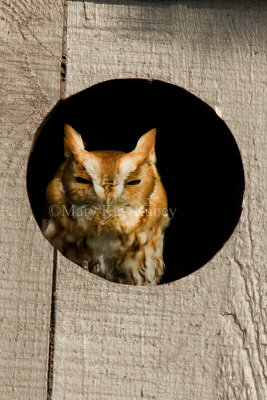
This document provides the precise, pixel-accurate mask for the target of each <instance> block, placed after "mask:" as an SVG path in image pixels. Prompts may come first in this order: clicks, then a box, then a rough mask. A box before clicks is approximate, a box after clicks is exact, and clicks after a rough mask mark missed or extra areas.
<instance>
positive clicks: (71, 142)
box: [64, 124, 84, 157]
mask: <svg viewBox="0 0 267 400" xmlns="http://www.w3.org/2000/svg"><path fill="white" fill-rule="evenodd" d="M64 133H65V137H64V152H65V156H66V157H70V156H72V155H75V154H77V153H79V151H81V150H84V143H83V140H82V137H81V135H80V134H79V133H78V132H76V131H75V129H73V128H72V126H70V125H68V124H65V125H64Z"/></svg>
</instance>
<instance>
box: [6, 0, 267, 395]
mask: <svg viewBox="0 0 267 400" xmlns="http://www.w3.org/2000/svg"><path fill="white" fill-rule="evenodd" d="M0 16H1V18H0V24H1V36H2V37H3V40H2V43H1V46H0V59H1V85H0V101H1V108H0V118H1V128H2V134H1V139H0V140H1V144H0V152H1V158H0V162H1V166H2V171H1V202H0V210H1V227H0V246H1V248H0V259H1V276H2V279H1V282H0V308H1V310H0V341H1V354H0V398H1V399H2V398H3V399H4V400H11V399H12V400H14V399H23V400H24V399H31V400H32V399H38V400H39V399H45V398H46V397H47V394H46V392H47V369H48V347H49V330H50V309H51V290H52V269H53V254H52V247H51V246H50V245H49V243H48V242H47V241H46V240H45V239H44V238H43V237H42V235H41V233H40V231H39V228H38V227H37V224H36V222H35V221H34V217H33V216H32V212H31V210H30V206H29V202H28V199H27V192H26V166H27V165H26V164H27V158H28V155H29V152H30V148H31V145H32V141H33V138H34V134H35V132H36V129H37V127H38V126H39V124H40V123H41V122H42V120H43V118H44V116H45V114H46V113H47V112H48V111H49V110H50V109H51V107H52V106H53V105H54V104H55V103H56V101H57V100H58V99H59V97H60V96H61V97H62V96H69V95H71V94H73V93H76V92H78V91H79V90H83V89H84V88H86V87H88V86H91V85H92V84H94V83H97V82H101V81H104V80H107V79H113V78H125V77H129V78H130V77H131V78H132V77H139V78H149V79H161V80H165V81H167V82H170V83H174V84H177V85H179V86H182V87H184V88H185V89H187V90H189V91H190V92H192V93H193V94H195V95H197V96H199V97H200V98H201V99H202V100H204V101H206V102H207V103H208V104H210V105H211V106H212V107H214V108H215V109H216V110H217V112H218V113H219V114H220V115H221V116H222V118H223V119H224V120H225V122H226V123H227V124H228V126H229V128H230V129H231V131H232V132H233V134H234V136H235V138H236V140H237V143H238V145H239V148H240V150H241V154H242V158H243V163H244V168H245V174H246V192H245V200H244V210H243V213H242V217H241V220H240V222H239V225H238V227H237V229H236V230H235V232H234V234H233V235H232V237H231V238H230V240H229V241H228V242H227V243H226V245H225V246H224V247H223V249H222V251H221V252H220V253H218V254H217V255H216V256H215V257H214V259H213V260H212V261H211V262H209V263H208V264H207V265H205V266H204V267H203V268H202V269H200V270H199V271H197V272H195V273H194V274H192V275H190V276H188V277H186V278H183V279H181V280H179V281H177V282H173V283H170V284H167V285H163V286H160V287H155V288H147V287H144V288H141V287H128V286H123V285H117V284H112V283H110V282H107V281H104V280H102V279H100V278H98V277H96V276H93V275H91V274H90V273H88V272H86V271H84V270H83V269H81V268H79V267H78V266H77V265H75V264H73V263H71V262H69V261H68V260H66V259H65V258H64V257H63V256H61V255H59V256H58V268H57V291H56V302H55V304H54V307H55V311H56V326H55V342H54V346H55V349H54V355H53V356H54V358H53V370H51V372H53V374H51V377H52V380H51V382H50V384H49V385H52V386H53V393H52V399H54V400H65V399H66V400H70V399H71V400H84V399H86V400H130V399H131V400H133V399H138V400H141V399H146V400H152V399H154V400H167V399H168V400H198V399H203V400H214V399H216V400H265V399H266V398H267V381H266V380H267V362H266V349H267V336H266V332H267V322H266V309H267V306H266V292H267V285H266V282H267V276H266V261H265V259H266V253H267V243H266V225H265V224H266V203H265V201H266V193H267V190H266V189H267V188H266V175H267V174H266V161H267V160H266V158H267V156H266V154H267V152H266V134H265V130H266V86H265V82H264V78H265V76H266V40H265V39H266V9H265V2H263V1H254V2H253V3H252V2H249V1H247V2H242V1H233V2H228V1H223V0H218V1H216V2H211V1H203V2H202V1H179V2H178V1H173V2H169V1H133V0H130V1H84V2H81V1H63V0H62V1H61V0H57V1H52V0H49V1H39V2H38V1H37V0H27V1H23V2H11V0H2V1H1V2H0ZM62 55H66V56H67V61H66V64H67V74H66V81H65V82H62V81H61V82H60V72H61V71H60V63H61V57H62ZM48 162H49V160H48ZM192 251H193V249H192ZM49 385H48V387H50V386H49Z"/></svg>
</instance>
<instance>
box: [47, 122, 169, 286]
mask: <svg viewBox="0 0 267 400" xmlns="http://www.w3.org/2000/svg"><path fill="white" fill-rule="evenodd" d="M155 134H156V131H155V129H153V130H151V131H149V132H148V133H146V134H145V135H143V136H142V137H141V138H140V139H139V141H138V143H137V146H136V148H135V149H134V150H133V151H132V152H130V153H124V152H120V151H115V150H114V151H113V150H103V151H101V150H98V151H91V152H89V151H86V150H85V149H84V144H83V141H82V139H81V136H80V135H79V134H78V133H77V132H76V131H75V130H74V129H73V128H72V127H71V126H69V125H65V138H64V148H65V156H66V160H65V161H64V163H63V164H62V165H61V166H60V167H59V169H58V171H57V173H56V175H55V177H54V178H53V179H52V181H51V182H50V183H49V185H48V187H47V190H46V206H47V215H46V218H45V219H44V220H43V224H42V231H43V233H44V235H45V237H46V238H47V239H48V240H49V241H50V242H51V243H52V244H53V245H54V246H55V247H56V248H57V249H58V250H59V251H60V252H62V253H63V254H64V255H65V256H66V257H67V258H69V259H71V260H73V261H74V262H76V263H78V264H80V265H82V266H84V267H86V268H87V267H88V269H89V270H90V271H91V272H93V273H95V274H97V275H99V276H101V277H103V278H105V279H108V280H110V281H113V282H118V283H125V284H132V285H156V284H158V283H159V282H160V279H161V277H162V275H163V272H164V262H163V242H164V231H165V228H166V227H167V226H168V224H169V216H168V212H167V197H166V192H165V190H164V188H163V185H162V183H161V180H160V177H159V174H158V172H157V169H156V165H155V162H156V156H155Z"/></svg>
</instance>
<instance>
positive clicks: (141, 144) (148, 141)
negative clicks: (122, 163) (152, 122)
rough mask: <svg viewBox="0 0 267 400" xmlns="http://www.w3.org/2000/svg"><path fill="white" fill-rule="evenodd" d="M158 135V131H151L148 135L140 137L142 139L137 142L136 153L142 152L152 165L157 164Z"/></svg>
mask: <svg viewBox="0 0 267 400" xmlns="http://www.w3.org/2000/svg"><path fill="white" fill-rule="evenodd" d="M156 133H157V129H156V128H154V129H151V130H150V131H148V132H147V133H145V134H144V135H143V136H141V137H140V139H139V140H138V142H137V145H136V148H135V149H134V151H136V152H138V153H139V152H140V153H145V154H146V157H147V161H148V162H149V163H150V164H155V163H156V153H155V141H156Z"/></svg>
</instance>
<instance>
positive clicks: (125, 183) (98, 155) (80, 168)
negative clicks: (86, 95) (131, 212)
mask: <svg viewBox="0 0 267 400" xmlns="http://www.w3.org/2000/svg"><path fill="white" fill-rule="evenodd" d="M64 131H65V137H64V150H65V157H66V167H65V170H64V174H63V178H62V184H63V187H64V191H65V194H66V198H67V200H68V201H69V202H70V203H71V204H76V205H79V206H86V205H88V206H89V207H94V208H96V207H103V206H105V208H106V209H112V208H114V207H121V206H127V207H132V208H133V209H134V208H135V209H136V208H140V207H142V206H144V205H145V204H146V202H147V201H148V199H149V197H150V195H151V193H152V192H153V190H154V188H155V184H156V181H157V180H158V181H159V182H160V178H159V175H158V173H157V169H156V166H155V163H156V155H155V137H156V129H152V130H150V131H149V132H147V133H146V134H144V135H143V136H141V138H140V139H139V140H138V142H137V145H136V147H135V149H134V150H133V151H131V152H130V153H125V152H122V151H116V150H97V151H87V150H85V146H84V143H83V140H82V138H81V135H80V134H79V133H78V132H76V131H75V130H74V129H73V128H72V127H71V126H70V125H65V127H64Z"/></svg>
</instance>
